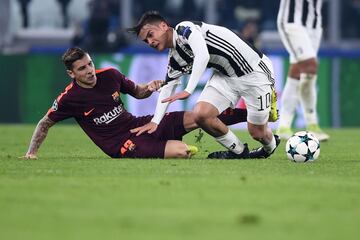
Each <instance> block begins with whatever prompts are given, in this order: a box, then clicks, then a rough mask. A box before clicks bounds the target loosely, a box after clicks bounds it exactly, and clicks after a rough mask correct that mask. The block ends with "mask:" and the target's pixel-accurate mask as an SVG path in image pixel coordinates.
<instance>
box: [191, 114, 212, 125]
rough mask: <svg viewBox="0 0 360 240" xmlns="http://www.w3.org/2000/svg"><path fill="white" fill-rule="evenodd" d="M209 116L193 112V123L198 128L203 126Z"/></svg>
mask: <svg viewBox="0 0 360 240" xmlns="http://www.w3.org/2000/svg"><path fill="white" fill-rule="evenodd" d="M209 119H210V116H208V115H207V113H204V112H199V111H196V112H194V120H195V123H196V124H197V125H199V126H203V125H204V124H206V122H207V121H209Z"/></svg>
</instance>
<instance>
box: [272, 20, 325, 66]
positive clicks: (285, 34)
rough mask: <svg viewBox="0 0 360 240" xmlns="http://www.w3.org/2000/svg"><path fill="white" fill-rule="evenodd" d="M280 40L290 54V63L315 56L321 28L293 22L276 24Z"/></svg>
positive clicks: (318, 45)
mask: <svg viewBox="0 0 360 240" xmlns="http://www.w3.org/2000/svg"><path fill="white" fill-rule="evenodd" d="M278 30H279V34H280V38H281V41H282V42H283V44H284V45H285V48H286V50H287V51H288V53H289V55H290V63H297V62H300V61H304V60H307V59H310V58H316V57H317V52H318V50H319V47H320V42H321V37H322V29H307V28H305V27H304V26H300V25H297V24H293V23H287V24H284V25H279V26H278Z"/></svg>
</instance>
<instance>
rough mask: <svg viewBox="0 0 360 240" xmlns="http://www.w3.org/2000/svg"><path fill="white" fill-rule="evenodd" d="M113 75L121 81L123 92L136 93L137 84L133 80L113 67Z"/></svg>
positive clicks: (121, 90)
mask: <svg viewBox="0 0 360 240" xmlns="http://www.w3.org/2000/svg"><path fill="white" fill-rule="evenodd" d="M113 75H114V77H115V78H116V79H117V80H118V81H119V82H120V92H121V93H124V94H130V95H135V89H136V84H135V83H134V82H133V81H131V80H130V79H128V78H127V77H126V76H125V75H124V74H122V73H121V72H119V71H118V70H116V69H113Z"/></svg>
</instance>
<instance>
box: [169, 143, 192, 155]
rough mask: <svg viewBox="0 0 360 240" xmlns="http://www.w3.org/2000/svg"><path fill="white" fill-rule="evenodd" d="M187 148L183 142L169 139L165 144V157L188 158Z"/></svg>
mask: <svg viewBox="0 0 360 240" xmlns="http://www.w3.org/2000/svg"><path fill="white" fill-rule="evenodd" d="M188 157H189V150H188V147H187V145H186V144H185V143H184V142H181V141H176V140H169V141H167V143H166V146H165V158H188Z"/></svg>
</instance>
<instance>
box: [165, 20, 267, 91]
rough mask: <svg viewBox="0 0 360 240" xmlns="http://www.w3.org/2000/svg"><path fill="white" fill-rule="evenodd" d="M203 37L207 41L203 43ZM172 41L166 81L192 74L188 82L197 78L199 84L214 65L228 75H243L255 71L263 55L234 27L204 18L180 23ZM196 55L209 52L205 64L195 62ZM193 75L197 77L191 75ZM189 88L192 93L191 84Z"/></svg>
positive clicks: (203, 54) (216, 69) (200, 55)
mask: <svg viewBox="0 0 360 240" xmlns="http://www.w3.org/2000/svg"><path fill="white" fill-rule="evenodd" d="M196 35H197V36H196ZM200 35H202V37H201V36H200ZM204 40H205V43H206V44H202V42H201V41H204ZM173 44H174V48H171V49H170V52H169V65H168V72H167V76H166V81H167V82H169V81H171V80H174V79H177V78H179V77H180V76H182V75H184V74H191V76H190V79H189V84H190V85H191V84H193V83H192V81H194V82H195V83H194V84H193V85H196V84H197V82H198V80H199V79H198V78H200V76H201V74H202V73H203V71H204V70H205V68H212V69H214V70H215V71H218V72H220V73H221V74H223V75H225V76H228V77H241V76H243V75H246V74H249V73H251V72H253V69H254V67H256V66H257V65H258V64H259V63H260V60H261V58H262V56H263V54H262V53H261V52H260V51H259V50H257V49H256V48H255V47H253V46H250V45H249V44H248V43H246V42H245V41H243V40H242V39H241V38H240V37H239V36H238V35H236V34H235V33H234V32H232V31H231V30H229V29H227V28H225V27H221V26H216V25H211V24H206V23H203V22H189V21H184V22H181V23H179V24H178V25H177V26H176V27H175V30H174V31H173ZM195 55H197V56H199V57H202V56H206V55H208V56H209V59H208V61H207V62H206V60H207V59H206V60H204V62H206V64H205V66H202V67H198V66H196V63H195V62H194V57H195ZM195 71H196V72H195ZM197 71H199V73H197ZM194 75H196V79H194V78H192V76H194ZM189 84H188V86H189ZM187 89H188V90H189V92H190V93H192V90H193V88H192V87H191V86H190V88H187ZM187 89H185V90H187Z"/></svg>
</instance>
